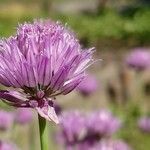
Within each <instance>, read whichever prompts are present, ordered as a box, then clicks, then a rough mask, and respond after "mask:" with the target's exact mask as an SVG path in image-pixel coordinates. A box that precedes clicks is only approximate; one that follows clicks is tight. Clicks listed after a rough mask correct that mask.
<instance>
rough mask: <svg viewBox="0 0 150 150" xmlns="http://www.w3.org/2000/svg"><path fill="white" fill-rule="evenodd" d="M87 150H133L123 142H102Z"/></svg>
mask: <svg viewBox="0 0 150 150" xmlns="http://www.w3.org/2000/svg"><path fill="white" fill-rule="evenodd" d="M87 150H131V148H130V147H129V146H128V144H126V143H125V142H123V141H121V140H102V141H100V142H99V143H98V144H96V145H95V146H94V147H92V148H89V149H87Z"/></svg>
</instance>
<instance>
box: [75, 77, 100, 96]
mask: <svg viewBox="0 0 150 150" xmlns="http://www.w3.org/2000/svg"><path fill="white" fill-rule="evenodd" d="M97 88H98V83H97V80H96V78H94V77H93V76H91V75H87V76H86V77H85V78H84V80H83V81H82V82H81V83H80V84H79V85H78V87H77V90H78V91H79V92H80V93H81V94H82V95H84V96H88V95H91V94H92V93H94V92H95V91H96V90H97Z"/></svg>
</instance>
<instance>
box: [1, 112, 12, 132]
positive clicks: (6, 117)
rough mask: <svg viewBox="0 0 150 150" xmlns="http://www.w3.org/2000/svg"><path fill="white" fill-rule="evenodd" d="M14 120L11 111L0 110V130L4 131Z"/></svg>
mask: <svg viewBox="0 0 150 150" xmlns="http://www.w3.org/2000/svg"><path fill="white" fill-rule="evenodd" d="M13 121H14V115H13V113H11V112H7V111H4V110H0V130H1V131H5V130H7V129H9V128H10V127H11V126H12V124H13Z"/></svg>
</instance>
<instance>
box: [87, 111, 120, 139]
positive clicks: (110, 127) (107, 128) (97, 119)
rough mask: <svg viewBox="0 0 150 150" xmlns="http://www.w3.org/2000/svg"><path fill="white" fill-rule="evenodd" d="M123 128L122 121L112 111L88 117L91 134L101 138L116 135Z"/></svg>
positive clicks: (100, 112) (98, 112) (99, 112)
mask: <svg viewBox="0 0 150 150" xmlns="http://www.w3.org/2000/svg"><path fill="white" fill-rule="evenodd" d="M120 127H121V121H120V120H119V119H118V118H116V117H114V116H113V115H112V113H111V112H110V111H107V110H100V111H97V112H94V113H93V114H91V115H90V116H88V120H87V128H88V130H89V132H90V133H91V134H97V135H99V136H101V137H103V136H109V135H111V134H113V133H115V132H116V131H117V130H118V129H119V128H120Z"/></svg>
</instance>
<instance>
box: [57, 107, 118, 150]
mask: <svg viewBox="0 0 150 150" xmlns="http://www.w3.org/2000/svg"><path fill="white" fill-rule="evenodd" d="M120 126H121V121H120V120H119V119H117V118H116V117H114V116H113V115H112V114H111V113H110V112H109V111H107V110H101V111H98V112H95V113H92V114H91V115H90V114H86V115H85V114H83V113H81V112H78V111H74V112H66V113H64V114H63V115H62V116H61V128H60V132H59V134H58V136H57V139H58V142H59V143H61V144H64V145H65V147H66V149H68V150H73V149H78V150H95V149H90V148H94V147H95V145H96V144H97V143H99V142H100V141H101V140H102V139H103V138H107V136H108V135H109V136H110V135H112V134H113V133H114V132H116V131H117V130H118V129H119V128H120ZM96 150H97V149H96ZM115 150H118V149H115Z"/></svg>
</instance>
